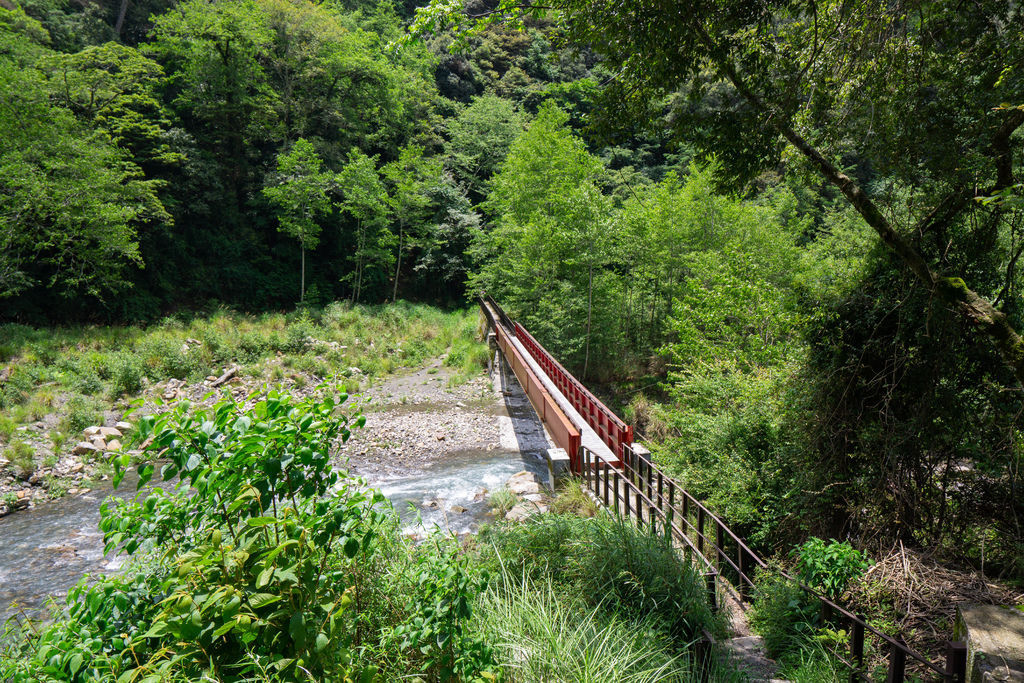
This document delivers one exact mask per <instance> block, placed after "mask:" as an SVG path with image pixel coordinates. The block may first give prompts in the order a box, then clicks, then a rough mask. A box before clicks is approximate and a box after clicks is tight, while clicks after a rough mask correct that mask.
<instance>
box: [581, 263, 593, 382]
mask: <svg viewBox="0 0 1024 683" xmlns="http://www.w3.org/2000/svg"><path fill="white" fill-rule="evenodd" d="M593 310H594V264H593V263H591V264H590V272H589V273H588V277H587V346H586V351H585V352H584V355H583V379H586V378H587V366H589V365H590V319H591V314H592V313H593Z"/></svg>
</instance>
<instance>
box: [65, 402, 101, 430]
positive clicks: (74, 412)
mask: <svg viewBox="0 0 1024 683" xmlns="http://www.w3.org/2000/svg"><path fill="white" fill-rule="evenodd" d="M63 412H64V416H63V417H62V418H61V423H60V429H61V431H62V432H64V433H65V434H73V435H77V434H79V433H80V432H81V431H82V430H83V429H85V428H86V427H89V426H92V425H97V424H100V423H101V422H102V421H103V413H102V412H101V405H100V403H99V402H98V401H97V400H96V399H94V398H89V397H87V396H72V397H71V398H69V399H68V401H67V403H65V404H64V411H63Z"/></svg>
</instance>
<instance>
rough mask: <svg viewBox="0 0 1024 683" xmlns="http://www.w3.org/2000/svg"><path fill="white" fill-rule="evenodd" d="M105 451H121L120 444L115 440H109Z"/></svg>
mask: <svg viewBox="0 0 1024 683" xmlns="http://www.w3.org/2000/svg"><path fill="white" fill-rule="evenodd" d="M107 450H108V451H119V450H121V442H120V441H118V440H117V439H111V440H110V441H109V442H108V443H107Z"/></svg>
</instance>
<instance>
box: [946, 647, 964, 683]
mask: <svg viewBox="0 0 1024 683" xmlns="http://www.w3.org/2000/svg"><path fill="white" fill-rule="evenodd" d="M944 678H945V680H946V681H947V683H965V681H966V680H967V643H961V642H958V641H951V642H948V643H946V675H945V677H944Z"/></svg>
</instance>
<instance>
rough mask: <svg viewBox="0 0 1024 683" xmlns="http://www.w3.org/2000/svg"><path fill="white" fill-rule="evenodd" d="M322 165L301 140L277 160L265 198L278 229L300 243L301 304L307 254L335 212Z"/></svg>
mask: <svg viewBox="0 0 1024 683" xmlns="http://www.w3.org/2000/svg"><path fill="white" fill-rule="evenodd" d="M322 166H323V162H322V161H321V159H320V157H319V156H318V155H317V153H316V150H315V149H314V148H313V144H312V143H311V142H309V141H308V140H306V139H305V138H299V139H298V140H296V141H295V144H293V145H292V147H291V149H290V150H288V151H287V152H282V153H281V154H279V155H278V157H277V174H276V176H274V178H273V180H272V181H271V182H272V184H270V185H268V186H267V187H265V188H263V195H264V196H265V197H266V198H267V200H269V201H270V203H271V204H273V205H274V207H275V208H276V209H277V220H278V226H279V227H278V229H279V230H280V231H281V232H283V233H285V234H287V235H289V236H291V237H294V238H295V239H297V240H298V241H299V248H300V249H301V251H302V256H301V266H300V276H299V278H300V285H299V301H304V300H305V298H306V250H307V249H314V248H316V246H317V245H318V244H319V243H320V231H321V225H320V223H319V222H318V219H320V218H321V217H323V216H325V215H327V214H329V213H330V212H331V209H332V205H331V200H330V197H329V196H328V192H329V190H330V188H331V185H332V184H333V182H334V181H333V176H332V174H330V173H326V172H324V171H323V170H321V167H322Z"/></svg>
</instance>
